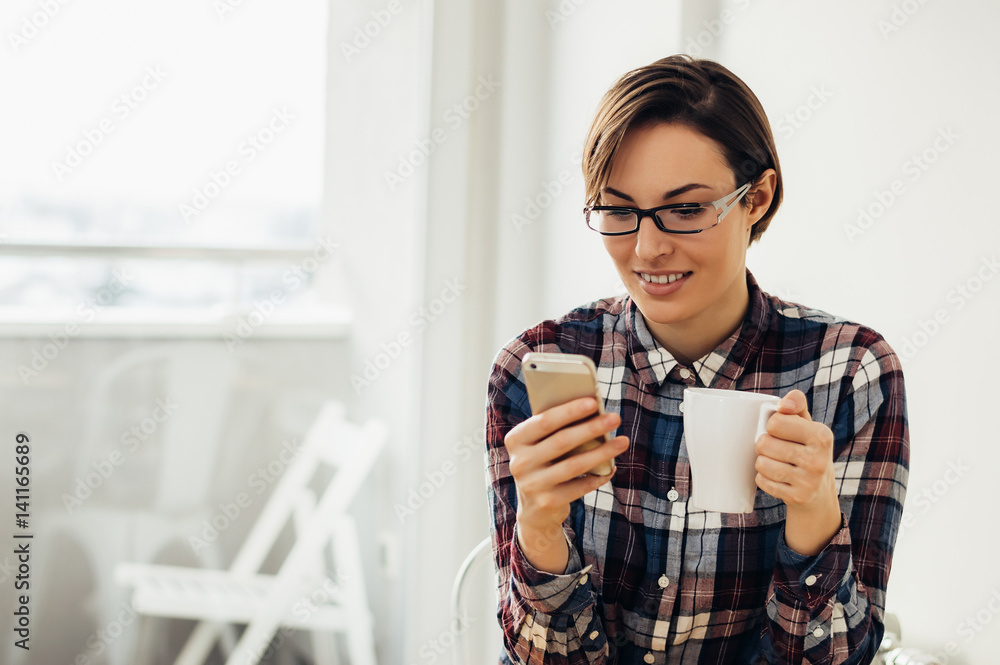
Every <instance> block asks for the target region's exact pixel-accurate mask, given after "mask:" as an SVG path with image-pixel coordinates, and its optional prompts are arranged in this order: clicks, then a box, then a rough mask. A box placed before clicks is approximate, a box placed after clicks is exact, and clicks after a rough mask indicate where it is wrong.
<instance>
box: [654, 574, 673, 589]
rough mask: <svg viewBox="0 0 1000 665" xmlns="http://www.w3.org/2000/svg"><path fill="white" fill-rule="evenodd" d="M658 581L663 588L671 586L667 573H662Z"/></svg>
mask: <svg viewBox="0 0 1000 665" xmlns="http://www.w3.org/2000/svg"><path fill="white" fill-rule="evenodd" d="M656 583H657V584H659V585H660V588H661V589H666V588H667V587H668V586H670V578H669V577H667V576H666V575H660V579H658V580H656Z"/></svg>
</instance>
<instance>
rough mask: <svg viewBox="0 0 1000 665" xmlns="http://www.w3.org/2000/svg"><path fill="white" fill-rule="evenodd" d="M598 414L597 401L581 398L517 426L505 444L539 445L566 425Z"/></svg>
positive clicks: (591, 398) (546, 411)
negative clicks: (592, 414)
mask: <svg viewBox="0 0 1000 665" xmlns="http://www.w3.org/2000/svg"><path fill="white" fill-rule="evenodd" d="M596 412H597V400H595V399H594V398H593V397H581V398H579V399H574V400H571V401H569V402H566V403H565V404H559V405H558V406H554V407H552V408H550V409H546V410H545V411H542V412H541V413H536V414H535V415H533V416H531V417H530V418H528V419H527V420H525V421H523V422H520V423H518V424H517V425H515V426H514V427H513V428H512V429H511V430H510V432H508V433H507V436H506V437H505V438H504V443H505V444H507V445H511V444H512V445H514V446H518V445H525V444H535V443H538V442H539V441H541V440H542V439H544V438H546V437H547V436H549V435H550V434H552V433H553V432H556V431H558V430H560V429H562V428H563V427H565V426H566V425H569V424H570V423H573V422H576V421H577V420H580V419H581V418H584V417H586V416H587V415H588V414H591V413H596ZM508 439H509V440H510V443H508Z"/></svg>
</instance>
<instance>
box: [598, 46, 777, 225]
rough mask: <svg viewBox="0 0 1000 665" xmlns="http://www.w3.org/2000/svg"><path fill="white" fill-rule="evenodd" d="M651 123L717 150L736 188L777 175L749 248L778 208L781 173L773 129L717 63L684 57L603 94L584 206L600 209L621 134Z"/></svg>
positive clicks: (628, 77) (631, 75) (641, 71)
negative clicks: (676, 127)
mask: <svg viewBox="0 0 1000 665" xmlns="http://www.w3.org/2000/svg"><path fill="white" fill-rule="evenodd" d="M656 122H676V123H680V124H683V125H687V126H688V127H690V128H692V129H694V130H696V131H698V132H699V133H701V134H703V135H704V136H706V137H708V138H710V139H712V140H713V141H715V142H716V143H718V144H719V146H720V147H721V148H722V151H723V154H724V155H725V158H726V161H727V162H728V163H729V167H730V168H731V169H732V171H733V175H734V176H735V177H736V185H737V186H739V185H742V184H743V183H745V182H747V181H753V182H756V181H757V180H758V179H759V178H760V176H761V175H762V174H763V172H764V171H765V170H767V169H774V170H775V172H776V173H777V176H778V177H777V181H776V183H775V188H774V198H773V199H772V200H771V205H770V207H768V209H767V211H766V212H765V213H764V216H763V217H761V218H760V220H758V221H757V223H756V224H754V227H753V230H752V231H751V233H750V242H753V241H754V240H756V239H758V238H759V237H760V236H761V234H762V233H764V231H765V230H766V229H767V226H768V224H770V223H771V218H772V217H773V216H774V213H775V212H777V210H778V206H779V205H781V193H782V185H781V166H780V165H779V163H778V153H777V151H776V150H775V147H774V136H773V135H772V133H771V125H770V123H769V122H768V119H767V115H766V114H765V113H764V108H763V107H762V106H761V104H760V100H758V99H757V96H756V95H754V94H753V91H751V90H750V88H749V87H747V84H746V83H744V82H743V81H741V80H740V79H739V78H738V77H737V76H736V75H735V74H733V73H732V72H731V71H729V70H728V69H726V68H725V67H723V66H722V65H720V64H719V63H717V62H714V61H712V60H694V59H692V58H691V57H690V56H687V55H672V56H670V57H668V58H663V59H662V60H657V61H656V62H654V63H652V64H650V65H646V66H645V67H639V68H638V69H634V70H632V71H630V72H628V73H627V74H625V75H624V76H622V77H621V78H620V79H618V80H617V81H616V82H615V83H614V85H612V86H611V88H610V89H609V90H608V91H607V92H606V93H605V94H604V98H603V99H602V100H601V103H600V106H599V107H598V109H597V114H596V116H595V117H594V122H593V124H592V125H591V126H590V132H589V133H588V134H587V140H586V142H585V144H584V148H583V179H584V185H585V187H586V195H587V203H586V205H596V204H598V203H599V200H600V195H601V190H602V189H603V188H604V187H605V186H606V185H607V182H608V178H609V177H610V174H611V166H612V163H613V161H614V157H615V153H616V152H617V151H618V147H619V146H620V145H621V143H622V140H623V139H624V137H625V134H626V132H627V131H628V130H629V129H630V128H632V127H640V126H643V125H648V124H650V123H656ZM748 196H749V195H748ZM744 202H746V203H747V204H749V200H748V199H746V198H745V199H744Z"/></svg>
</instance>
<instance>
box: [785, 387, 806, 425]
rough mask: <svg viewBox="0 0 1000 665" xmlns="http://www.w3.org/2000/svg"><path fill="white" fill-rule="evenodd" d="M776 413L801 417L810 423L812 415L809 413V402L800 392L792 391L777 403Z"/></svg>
mask: <svg viewBox="0 0 1000 665" xmlns="http://www.w3.org/2000/svg"><path fill="white" fill-rule="evenodd" d="M778 411H779V412H780V413H787V414H791V415H796V416H802V417H803V418H805V419H806V420H809V421H811V420H812V415H811V414H810V413H809V400H807V399H806V395H805V393H803V392H802V391H801V390H793V391H791V392H789V393H788V394H787V395H785V396H784V397H782V398H781V402H779V403H778Z"/></svg>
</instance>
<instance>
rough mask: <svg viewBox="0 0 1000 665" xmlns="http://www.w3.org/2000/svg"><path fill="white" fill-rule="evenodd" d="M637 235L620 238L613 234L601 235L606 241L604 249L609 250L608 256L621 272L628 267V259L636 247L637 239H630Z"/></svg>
mask: <svg viewBox="0 0 1000 665" xmlns="http://www.w3.org/2000/svg"><path fill="white" fill-rule="evenodd" d="M634 237H635V236H623V237H620V238H615V237H613V236H601V240H603V242H604V249H605V251H607V253H608V256H610V257H611V260H612V261H613V262H614V264H615V268H617V269H618V271H619V272H621V270H622V269H623V268H625V269H627V268H628V261H629V260H630V257H631V255H632V252H633V251H634V248H635V241H634V240H630V238H634Z"/></svg>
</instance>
